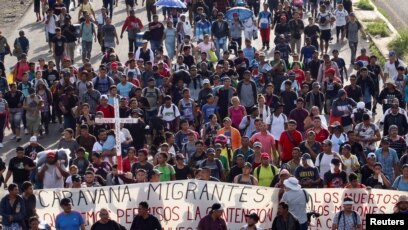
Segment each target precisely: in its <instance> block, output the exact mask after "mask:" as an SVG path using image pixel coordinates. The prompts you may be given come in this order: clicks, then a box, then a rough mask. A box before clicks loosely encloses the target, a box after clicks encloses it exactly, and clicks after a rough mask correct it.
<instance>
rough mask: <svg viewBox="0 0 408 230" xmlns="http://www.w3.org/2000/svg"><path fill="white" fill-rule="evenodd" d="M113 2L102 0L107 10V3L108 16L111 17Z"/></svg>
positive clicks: (112, 0) (111, 0)
mask: <svg viewBox="0 0 408 230" xmlns="http://www.w3.org/2000/svg"><path fill="white" fill-rule="evenodd" d="M113 4H114V0H103V7H105V8H106V10H108V5H109V17H110V18H111V19H112V16H113Z"/></svg>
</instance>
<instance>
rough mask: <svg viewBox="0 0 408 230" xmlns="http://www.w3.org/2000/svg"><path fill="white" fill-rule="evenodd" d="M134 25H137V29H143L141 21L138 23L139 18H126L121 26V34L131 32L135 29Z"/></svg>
mask: <svg viewBox="0 0 408 230" xmlns="http://www.w3.org/2000/svg"><path fill="white" fill-rule="evenodd" d="M136 25H139V29H140V30H142V29H143V24H142V21H140V19H139V18H137V17H135V16H128V17H127V18H126V20H125V23H123V26H122V33H123V31H125V30H127V29H128V30H132V29H135V28H136Z"/></svg>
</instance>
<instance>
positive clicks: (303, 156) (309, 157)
mask: <svg viewBox="0 0 408 230" xmlns="http://www.w3.org/2000/svg"><path fill="white" fill-rule="evenodd" d="M310 159H312V156H310V154H309V153H305V154H303V155H302V160H310Z"/></svg>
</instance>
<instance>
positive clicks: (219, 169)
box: [201, 159, 222, 178]
mask: <svg viewBox="0 0 408 230" xmlns="http://www.w3.org/2000/svg"><path fill="white" fill-rule="evenodd" d="M215 162H216V164H217V168H218V172H219V174H220V175H219V176H220V178H221V173H222V171H221V169H222V165H221V161H220V160H219V159H216V161H215ZM201 164H202V167H205V165H206V164H207V160H203V162H202V163H201Z"/></svg>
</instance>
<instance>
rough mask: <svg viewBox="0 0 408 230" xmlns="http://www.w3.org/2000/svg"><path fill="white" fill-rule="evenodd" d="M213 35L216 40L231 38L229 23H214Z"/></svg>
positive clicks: (212, 27)
mask: <svg viewBox="0 0 408 230" xmlns="http://www.w3.org/2000/svg"><path fill="white" fill-rule="evenodd" d="M211 34H212V35H213V36H214V37H216V38H223V37H229V36H230V31H229V25H228V22H226V21H221V25H220V23H219V22H218V21H215V22H213V24H212V26H211Z"/></svg>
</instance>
